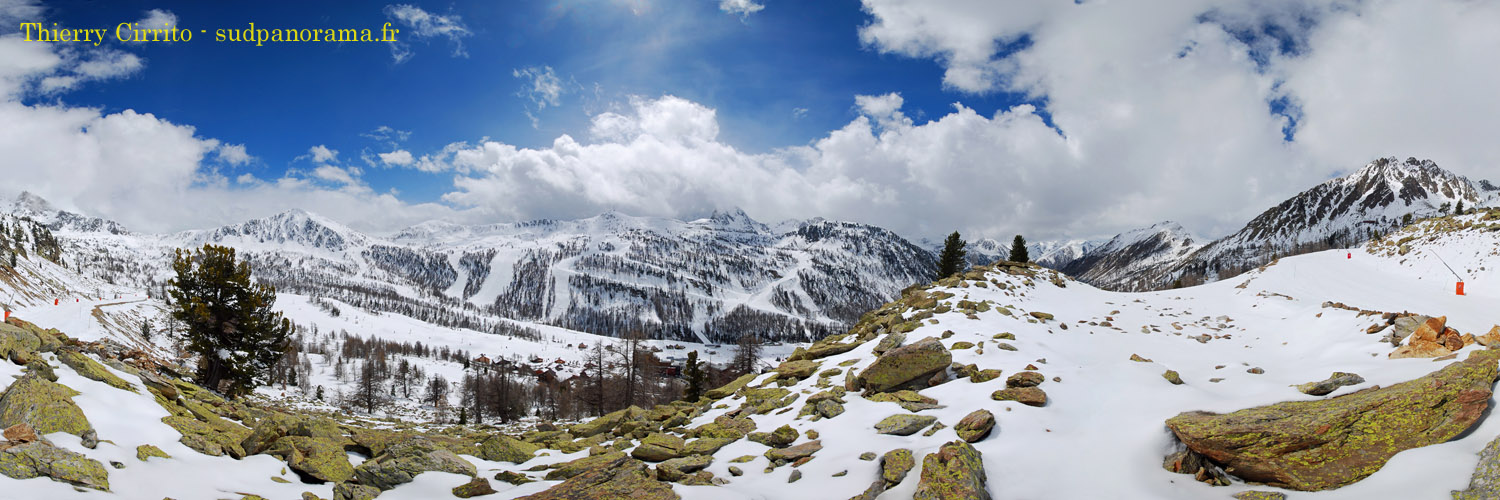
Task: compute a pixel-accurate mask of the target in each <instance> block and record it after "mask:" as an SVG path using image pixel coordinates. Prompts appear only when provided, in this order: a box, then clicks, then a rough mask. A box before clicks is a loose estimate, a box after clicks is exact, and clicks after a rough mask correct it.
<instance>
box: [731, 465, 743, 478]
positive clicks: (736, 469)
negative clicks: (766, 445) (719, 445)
mask: <svg viewBox="0 0 1500 500" xmlns="http://www.w3.org/2000/svg"><path fill="white" fill-rule="evenodd" d="M729 475H731V476H734V477H740V476H743V475H745V471H744V470H742V469H740V468H739V467H736V466H733V465H731V466H729Z"/></svg>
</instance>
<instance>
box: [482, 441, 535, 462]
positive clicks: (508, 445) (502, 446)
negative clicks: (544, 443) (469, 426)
mask: <svg viewBox="0 0 1500 500" xmlns="http://www.w3.org/2000/svg"><path fill="white" fill-rule="evenodd" d="M539 449H541V448H540V447H538V446H537V445H534V444H531V443H528V442H525V441H521V440H519V439H516V438H513V437H510V436H506V435H504V434H496V435H494V436H490V437H489V438H487V439H485V440H484V441H483V442H481V443H479V455H478V456H479V458H483V459H485V460H489V461H491V462H510V463H513V464H521V463H526V461H527V460H531V457H532V456H533V455H536V452H537V450H539Z"/></svg>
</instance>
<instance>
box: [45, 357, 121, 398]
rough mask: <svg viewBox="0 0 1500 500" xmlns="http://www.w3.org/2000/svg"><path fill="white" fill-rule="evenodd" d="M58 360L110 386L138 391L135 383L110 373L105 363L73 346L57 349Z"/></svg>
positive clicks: (85, 376) (86, 376)
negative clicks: (102, 363) (76, 349)
mask: <svg viewBox="0 0 1500 500" xmlns="http://www.w3.org/2000/svg"><path fill="white" fill-rule="evenodd" d="M57 360H58V361H62V363H63V364H65V365H68V367H69V368H72V369H73V371H75V372H78V374H79V375H82V376H83V377H84V378H87V379H89V380H97V381H99V382H104V383H106V384H109V386H110V387H114V388H116V389H120V390H125V391H130V392H136V391H135V386H134V385H131V384H130V383H129V382H126V381H125V380H123V379H121V378H120V377H116V376H115V374H113V373H110V372H109V370H107V369H105V368H104V365H101V364H99V363H98V362H97V361H94V360H93V359H91V358H89V357H88V356H86V355H84V354H83V353H81V352H78V351H75V350H73V349H72V348H66V349H61V350H59V351H57Z"/></svg>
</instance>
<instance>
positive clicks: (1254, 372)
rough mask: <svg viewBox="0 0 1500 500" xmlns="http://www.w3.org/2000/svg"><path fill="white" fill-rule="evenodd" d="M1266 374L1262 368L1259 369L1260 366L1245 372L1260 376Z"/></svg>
mask: <svg viewBox="0 0 1500 500" xmlns="http://www.w3.org/2000/svg"><path fill="white" fill-rule="evenodd" d="M1265 372H1266V371H1265V370H1263V369H1261V367H1259V366H1257V367H1255V368H1251V369H1249V370H1245V373H1250V374H1254V375H1260V374H1263V373H1265Z"/></svg>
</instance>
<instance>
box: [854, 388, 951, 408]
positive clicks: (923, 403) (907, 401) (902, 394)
mask: <svg viewBox="0 0 1500 500" xmlns="http://www.w3.org/2000/svg"><path fill="white" fill-rule="evenodd" d="M865 399H868V400H870V401H875V402H881V403H896V404H898V405H901V407H902V408H905V409H906V411H910V412H918V411H922V410H931V409H934V408H942V407H943V406H941V405H938V404H937V403H938V400H936V399H932V398H929V397H927V396H923V395H921V394H918V393H917V391H913V390H901V391H896V392H882V393H878V394H871V395H870V396H869V397H867V398H865Z"/></svg>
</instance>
